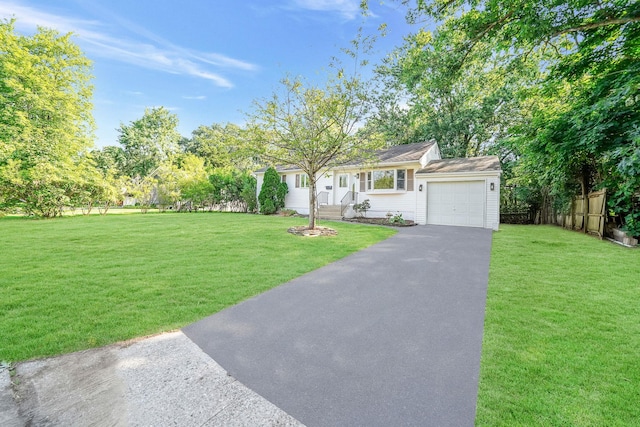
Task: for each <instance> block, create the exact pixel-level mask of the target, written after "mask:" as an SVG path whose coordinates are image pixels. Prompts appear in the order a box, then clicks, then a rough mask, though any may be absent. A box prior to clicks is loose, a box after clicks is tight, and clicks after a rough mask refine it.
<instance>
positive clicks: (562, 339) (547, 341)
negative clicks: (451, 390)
mask: <svg viewBox="0 0 640 427" xmlns="http://www.w3.org/2000/svg"><path fill="white" fill-rule="evenodd" d="M501 228H502V229H501V231H500V232H498V233H495V234H494V238H493V250H492V257H491V272H490V279H489V290H488V295H487V309H486V319H485V329H484V342H483V351H482V362H481V372H480V390H479V396H478V408H477V418H476V424H477V425H483V426H484V425H487V426H558V425H568V426H616V425H619V426H630V425H636V426H637V425H640V250H638V249H635V250H630V249H626V248H622V247H620V246H617V245H614V244H612V243H609V242H606V241H604V242H603V241H599V240H598V239H594V238H593V237H588V236H584V235H582V234H579V233H575V232H570V231H566V230H562V229H560V228H557V227H543V226H503V227H501Z"/></svg>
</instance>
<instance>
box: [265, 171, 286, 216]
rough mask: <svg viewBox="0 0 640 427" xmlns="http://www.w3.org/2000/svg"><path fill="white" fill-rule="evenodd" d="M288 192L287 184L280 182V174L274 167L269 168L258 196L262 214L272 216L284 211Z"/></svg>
mask: <svg viewBox="0 0 640 427" xmlns="http://www.w3.org/2000/svg"><path fill="white" fill-rule="evenodd" d="M288 191H289V189H288V187H287V184H286V183H283V182H281V181H280V175H279V174H278V172H277V171H276V170H275V169H274V168H272V167H270V168H268V169H267V170H266V171H265V173H264V181H263V182H262V187H260V194H259V195H258V203H259V205H260V213H261V214H264V215H271V214H274V213H276V212H277V211H278V210H279V209H282V208H283V207H284V200H285V197H286V195H287V193H288Z"/></svg>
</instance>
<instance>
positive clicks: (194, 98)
mask: <svg viewBox="0 0 640 427" xmlns="http://www.w3.org/2000/svg"><path fill="white" fill-rule="evenodd" d="M182 99H189V100H196V101H202V100H205V99H207V97H206V96H204V95H196V96H188V95H184V96H183V97H182Z"/></svg>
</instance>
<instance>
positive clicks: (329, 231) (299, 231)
mask: <svg viewBox="0 0 640 427" xmlns="http://www.w3.org/2000/svg"><path fill="white" fill-rule="evenodd" d="M287 231H288V232H289V233H291V234H295V235H297V236H305V237H318V236H336V235H337V234H338V232H337V231H336V230H334V229H333V228H329V227H322V226H320V225H316V228H315V229H313V230H309V227H307V226H306V225H299V226H297V227H291V228H289V229H288V230H287Z"/></svg>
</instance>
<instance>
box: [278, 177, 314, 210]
mask: <svg viewBox="0 0 640 427" xmlns="http://www.w3.org/2000/svg"><path fill="white" fill-rule="evenodd" d="M298 174H302V173H301V172H298ZM286 177H287V178H286V179H287V187H288V188H289V192H288V193H287V197H285V199H284V207H285V208H286V209H293V210H294V211H296V212H298V213H301V214H304V215H308V214H309V188H307V187H304V188H296V173H295V172H289V173H286Z"/></svg>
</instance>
